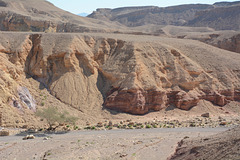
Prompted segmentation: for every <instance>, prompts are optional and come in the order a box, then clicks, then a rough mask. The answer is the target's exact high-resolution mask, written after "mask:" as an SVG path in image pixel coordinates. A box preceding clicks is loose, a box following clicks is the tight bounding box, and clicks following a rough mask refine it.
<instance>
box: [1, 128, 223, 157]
mask: <svg viewBox="0 0 240 160" xmlns="http://www.w3.org/2000/svg"><path fill="white" fill-rule="evenodd" d="M227 129H228V128H158V129H140V130H108V131H74V132H69V133H66V134H35V136H36V138H35V139H31V140H22V138H23V135H18V136H8V137H0V159H1V160H9V159H15V160H27V159H29V160H30V159H48V160H49V159H60V160H61V159H62V160H65V159H100V160H108V159H109V160H110V159H129V160H135V159H136V160H138V159H140V160H145V159H151V160H155V159H156V160H166V159H167V157H169V156H170V155H171V154H172V153H173V152H174V150H175V148H176V146H177V142H179V141H180V140H181V139H183V138H184V137H186V136H188V137H199V136H209V135H212V134H216V133H219V132H222V131H225V130H227ZM45 137H49V139H48V140H44V138H45Z"/></svg>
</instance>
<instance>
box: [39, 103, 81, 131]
mask: <svg viewBox="0 0 240 160" xmlns="http://www.w3.org/2000/svg"><path fill="white" fill-rule="evenodd" d="M36 116H38V117H41V118H44V119H46V120H47V122H48V124H49V130H54V128H53V125H54V123H56V122H58V123H69V124H73V125H75V123H76V121H77V119H78V118H77V117H74V116H70V115H69V113H68V112H66V111H65V112H63V113H60V112H59V111H58V110H57V108H55V107H48V108H45V109H42V110H38V111H37V112H36ZM67 127H68V128H69V127H70V126H69V125H67Z"/></svg>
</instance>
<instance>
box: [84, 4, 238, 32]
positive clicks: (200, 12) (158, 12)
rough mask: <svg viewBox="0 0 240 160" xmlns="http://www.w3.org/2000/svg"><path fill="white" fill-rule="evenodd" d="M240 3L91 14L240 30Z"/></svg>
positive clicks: (128, 22) (131, 22)
mask: <svg viewBox="0 0 240 160" xmlns="http://www.w3.org/2000/svg"><path fill="white" fill-rule="evenodd" d="M239 4H240V2H239V1H237V2H225V3H215V4H213V5H206V4H187V5H179V6H171V7H156V6H149V7H125V8H116V9H97V11H94V12H93V13H92V14H90V15H89V16H88V17H91V18H95V19H99V20H105V21H112V22H115V21H116V22H119V23H121V24H124V25H126V26H128V27H136V26H143V25H147V24H155V25H164V26H165V25H175V26H194V27H211V28H214V29H216V30H239V29H240V28H239V23H240V19H239V17H240V16H239V15H240V5H239Z"/></svg>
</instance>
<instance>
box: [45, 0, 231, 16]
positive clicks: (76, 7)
mask: <svg viewBox="0 0 240 160" xmlns="http://www.w3.org/2000/svg"><path fill="white" fill-rule="evenodd" d="M48 1H49V2H51V3H53V4H54V5H55V6H57V7H59V8H61V9H64V10H66V11H69V12H72V13H74V14H78V13H83V12H85V13H92V11H95V10H96V9H97V8H118V7H128V6H159V7H166V6H173V5H179V4H197V3H201V4H213V3H215V2H219V1H227V2H232V1H229V0H48Z"/></svg>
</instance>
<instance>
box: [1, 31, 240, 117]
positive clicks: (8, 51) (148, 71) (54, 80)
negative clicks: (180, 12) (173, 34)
mask: <svg viewBox="0 0 240 160" xmlns="http://www.w3.org/2000/svg"><path fill="white" fill-rule="evenodd" d="M14 35H15V37H12V36H11V35H10V33H1V37H2V40H1V47H2V49H1V52H2V53H3V54H4V55H5V56H6V58H8V60H9V62H10V63H11V64H15V65H19V68H22V73H21V75H22V74H23V73H25V74H27V75H28V76H31V77H33V78H34V79H35V80H37V81H39V82H41V84H42V85H43V86H44V87H46V88H47V89H48V91H49V92H50V93H51V94H52V95H53V96H54V97H55V98H56V99H58V100H60V101H61V102H62V103H64V104H67V105H69V106H71V107H73V108H75V109H78V110H80V111H82V112H84V113H88V114H91V112H92V111H93V110H95V109H102V108H103V107H107V108H109V109H114V110H118V111H123V112H127V113H132V114H146V113H148V112H149V111H159V110H161V109H165V108H167V106H169V105H173V106H175V107H177V108H180V109H184V110H189V109H190V108H192V107H194V106H196V105H197V104H198V102H199V101H200V100H208V101H210V102H212V103H213V104H215V105H219V106H224V105H225V104H227V103H229V102H230V101H239V100H240V93H239V88H240V83H239V78H240V64H239V60H240V55H239V54H234V53H232V52H228V51H225V50H221V49H217V48H215V47H212V46H209V45H205V44H204V43H201V42H197V41H192V40H181V39H173V38H158V37H151V39H149V37H142V38H139V37H138V36H133V35H132V36H128V37H126V36H124V35H120V34H119V35H116V34H112V35H111V34H109V35H107V36H106V35H102V34H97V35H95V34H88V35H86V34H31V33H17V34H16V33H15V34H14ZM16 37H18V39H19V41H17V43H16V42H14V41H15V39H16ZM137 38H139V39H137ZM7 42H8V43H7ZM9 44H11V45H9ZM16 48H17V50H16ZM216 55H217V56H216ZM3 68H4V67H3ZM5 72H9V74H12V75H18V74H15V72H16V73H17V72H19V73H20V71H17V70H10V71H9V70H6V71H5ZM13 78H14V76H13ZM15 78H16V79H17V76H16V77H15ZM28 97H29V96H28ZM30 99H31V98H30ZM26 104H27V105H28V104H30V103H26ZM31 106H32V105H31ZM30 108H34V107H30Z"/></svg>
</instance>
